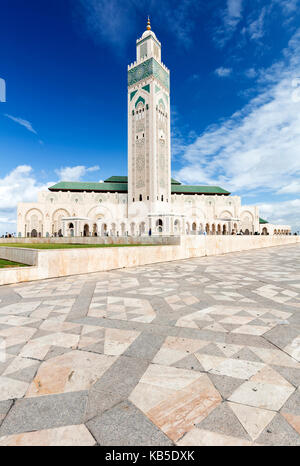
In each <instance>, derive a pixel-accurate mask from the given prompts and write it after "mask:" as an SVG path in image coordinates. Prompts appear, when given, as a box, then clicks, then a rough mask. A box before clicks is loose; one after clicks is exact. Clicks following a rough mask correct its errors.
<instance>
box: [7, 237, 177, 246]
mask: <svg viewBox="0 0 300 466" xmlns="http://www.w3.org/2000/svg"><path fill="white" fill-rule="evenodd" d="M1 243H7V244H10V243H19V244H20V243H22V244H28V243H30V244H50V243H54V244H62V243H65V244H66V243H67V244H78V243H79V244H180V236H87V237H84V236H75V237H73V238H69V237H63V238H58V237H57V238H0V246H1Z"/></svg>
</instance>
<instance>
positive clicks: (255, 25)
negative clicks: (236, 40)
mask: <svg viewBox="0 0 300 466" xmlns="http://www.w3.org/2000/svg"><path fill="white" fill-rule="evenodd" d="M266 13H267V9H266V8H263V9H262V10H261V12H260V14H259V16H258V18H257V19H256V20H254V21H252V22H250V24H249V26H248V34H249V37H250V39H251V40H259V39H261V38H262V37H263V36H264V34H265V31H264V21H265V16H266Z"/></svg>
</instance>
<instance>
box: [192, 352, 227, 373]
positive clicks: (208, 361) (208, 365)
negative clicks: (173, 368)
mask: <svg viewBox="0 0 300 466" xmlns="http://www.w3.org/2000/svg"><path fill="white" fill-rule="evenodd" d="M195 356H196V358H197V359H198V361H199V362H200V363H201V364H202V366H203V368H204V370H206V371H210V370H211V369H215V368H217V367H218V366H219V364H221V363H222V362H223V361H225V358H221V357H220V356H211V355H209V354H202V353H195Z"/></svg>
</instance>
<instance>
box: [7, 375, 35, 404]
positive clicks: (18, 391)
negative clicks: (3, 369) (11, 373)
mask: <svg viewBox="0 0 300 466" xmlns="http://www.w3.org/2000/svg"><path fill="white" fill-rule="evenodd" d="M28 385H29V384H28V383H27V382H20V381H19V380H14V379H10V378H9V377H4V376H1V377H0V401H4V400H12V399H14V398H22V397H23V396H24V395H25V392H26V390H27V388H28Z"/></svg>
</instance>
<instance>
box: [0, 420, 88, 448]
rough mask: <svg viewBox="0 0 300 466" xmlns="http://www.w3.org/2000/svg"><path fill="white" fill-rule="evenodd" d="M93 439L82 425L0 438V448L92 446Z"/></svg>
mask: <svg viewBox="0 0 300 466" xmlns="http://www.w3.org/2000/svg"><path fill="white" fill-rule="evenodd" d="M95 444H96V441H95V439H94V438H93V437H92V435H91V434H90V432H89V431H88V430H87V428H86V427H85V425H84V424H79V425H76V426H64V427H57V428H55V429H46V430H39V431H35V432H25V433H23V434H16V435H8V436H6V437H1V438H0V446H11V447H13V446H19V447H21V446H22V447H29V446H40V447H46V446H49V447H50V446H57V447H58V446H93V445H95Z"/></svg>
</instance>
